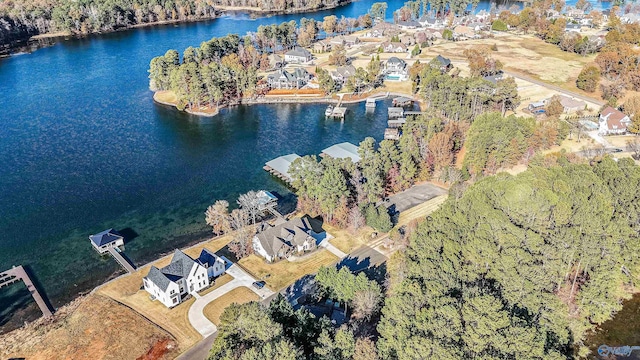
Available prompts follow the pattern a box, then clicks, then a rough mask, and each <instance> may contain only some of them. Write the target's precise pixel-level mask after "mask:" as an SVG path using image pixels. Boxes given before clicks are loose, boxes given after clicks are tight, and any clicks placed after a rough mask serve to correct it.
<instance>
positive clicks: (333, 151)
mask: <svg viewBox="0 0 640 360" xmlns="http://www.w3.org/2000/svg"><path fill="white" fill-rule="evenodd" d="M320 157H332V158H336V159H346V158H350V159H351V161H353V162H354V163H357V162H358V161H360V154H358V147H357V146H356V145H353V144H352V143H349V142H343V143H340V144H335V145H333V146H330V147H328V148H326V149H324V150H322V152H321V153H320Z"/></svg>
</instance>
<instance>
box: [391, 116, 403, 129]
mask: <svg viewBox="0 0 640 360" xmlns="http://www.w3.org/2000/svg"><path fill="white" fill-rule="evenodd" d="M406 123H407V118H397V119H391V120H389V121H387V126H388V127H390V128H392V129H395V128H399V127H402V125H404V124H406Z"/></svg>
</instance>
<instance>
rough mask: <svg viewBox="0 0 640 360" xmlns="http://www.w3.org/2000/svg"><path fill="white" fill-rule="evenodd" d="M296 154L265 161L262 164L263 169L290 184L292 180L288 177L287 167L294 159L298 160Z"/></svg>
mask: <svg viewBox="0 0 640 360" xmlns="http://www.w3.org/2000/svg"><path fill="white" fill-rule="evenodd" d="M299 158H300V155H298V154H289V155H284V156H280V157H277V158H275V159H273V160H270V161H267V162H266V163H265V164H264V167H263V169H264V170H266V171H268V172H269V173H271V175H273V176H276V177H278V178H280V179H281V180H282V181H284V182H286V183H289V184H291V182H292V181H293V179H292V178H291V175H289V167H290V166H291V163H293V162H294V161H295V160H296V159H299Z"/></svg>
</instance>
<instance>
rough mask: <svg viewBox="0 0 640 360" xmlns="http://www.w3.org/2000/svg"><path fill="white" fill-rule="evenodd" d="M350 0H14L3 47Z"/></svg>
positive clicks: (0, 12) (4, 23) (1, 7)
mask: <svg viewBox="0 0 640 360" xmlns="http://www.w3.org/2000/svg"><path fill="white" fill-rule="evenodd" d="M348 1H349V0H238V1H235V0H215V1H213V2H212V1H206V0H170V1H157V0H106V1H96V0H81V1H71V0H37V1H31V0H13V1H3V2H0V49H2V48H4V47H8V46H10V45H12V44H13V43H15V42H18V41H24V40H26V39H28V38H29V37H31V36H33V35H36V34H45V33H50V32H57V31H65V32H70V33H72V34H89V33H93V32H109V31H114V30H117V29H120V28H127V27H131V26H135V25H140V24H148V23H154V22H161V21H189V20H198V19H207V18H213V17H215V13H216V6H247V7H255V8H260V9H262V10H264V11H278V12H280V11H284V12H297V11H308V10H314V9H320V8H325V7H334V6H337V5H339V4H342V3H346V2H348Z"/></svg>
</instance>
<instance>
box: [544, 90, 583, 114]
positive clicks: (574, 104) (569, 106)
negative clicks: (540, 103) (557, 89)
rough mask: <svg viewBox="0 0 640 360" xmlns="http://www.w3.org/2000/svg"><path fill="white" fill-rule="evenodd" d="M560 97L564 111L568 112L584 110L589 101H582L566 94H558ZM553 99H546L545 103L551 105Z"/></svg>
mask: <svg viewBox="0 0 640 360" xmlns="http://www.w3.org/2000/svg"><path fill="white" fill-rule="evenodd" d="M558 98H559V99H560V104H562V109H563V110H562V111H563V112H564V113H566V114H571V113H574V112H576V111H580V110H584V108H585V107H586V106H587V103H585V102H584V101H580V100H577V99H574V98H571V97H568V96H566V95H558ZM551 99H552V98H548V99H545V100H544V103H545V105H549V103H551Z"/></svg>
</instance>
